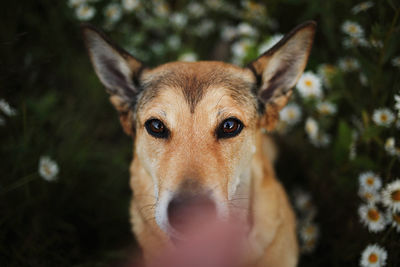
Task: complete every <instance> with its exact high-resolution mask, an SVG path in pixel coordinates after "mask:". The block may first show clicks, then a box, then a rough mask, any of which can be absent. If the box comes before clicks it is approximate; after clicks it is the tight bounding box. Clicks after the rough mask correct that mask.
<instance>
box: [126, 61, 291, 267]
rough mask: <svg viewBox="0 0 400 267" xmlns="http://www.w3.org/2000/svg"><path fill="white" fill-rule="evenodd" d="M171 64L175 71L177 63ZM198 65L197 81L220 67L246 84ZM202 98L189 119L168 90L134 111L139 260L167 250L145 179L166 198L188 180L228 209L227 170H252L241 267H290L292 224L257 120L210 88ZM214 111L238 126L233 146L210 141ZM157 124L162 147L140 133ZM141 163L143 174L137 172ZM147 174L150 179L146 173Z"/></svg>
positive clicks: (178, 93)
mask: <svg viewBox="0 0 400 267" xmlns="http://www.w3.org/2000/svg"><path fill="white" fill-rule="evenodd" d="M170 64H171V63H170ZM170 64H169V66H168V67H170V66H171V65H170ZM177 64H178V66H179V67H182V63H177ZM204 64H205V63H200V64H197V66H196V63H193V65H190V67H191V66H193V67H194V66H196V70H197V73H199V72H201V71H202V68H203V67H204V68H205V69H207V70H208V69H210V68H211V69H212V68H213V67H215V68H221V67H223V68H225V71H226V72H231V71H235V72H237V73H236V75H242V76H243V77H242V78H243V79H254V78H252V76H251V75H249V73H248V71H244V70H243V69H241V71H240V72H242V73H240V72H238V70H237V69H235V68H234V67H231V66H230V65H227V64H223V65H222V64H220V63H209V62H208V63H207V64H206V65H204ZM165 67H166V66H162V67H161V68H160V69H157V70H153V71H152V72H151V73H146V74H145V78H144V79H146V77H153V78H154V77H155V76H157V75H159V72H163V71H164V68H165ZM189 71H190V70H189ZM204 71H206V70H204ZM242 93H244V92H242ZM249 93H250V92H249ZM204 94H205V95H204V96H203V98H202V99H201V100H200V101H199V103H198V104H197V106H196V109H195V111H194V113H191V112H190V107H189V105H188V104H187V103H186V102H185V99H184V95H183V94H182V90H180V89H179V88H173V87H170V88H163V90H162V91H159V92H158V94H157V96H156V97H154V98H153V100H151V101H150V102H148V103H147V104H146V106H144V107H142V109H140V110H138V116H137V126H136V129H137V133H136V139H135V144H136V147H135V152H134V160H133V162H132V165H131V187H132V190H133V191H134V198H133V200H132V205H131V218H132V223H133V231H134V233H135V234H136V236H137V238H138V241H139V243H140V244H141V246H142V248H143V252H144V256H145V258H146V259H151V258H154V254H157V252H159V251H160V249H161V248H162V247H164V246H169V245H171V244H170V243H169V239H168V237H167V236H166V235H165V233H164V232H163V231H160V229H159V227H158V226H157V224H156V223H155V221H154V205H156V202H155V201H156V199H155V198H154V195H153V188H154V183H153V180H152V178H151V177H152V176H157V177H159V183H160V188H162V189H161V190H160V191H162V190H169V191H174V190H176V189H177V187H178V185H179V184H180V183H181V181H182V179H184V178H185V177H187V176H188V175H189V176H192V177H196V178H197V179H198V180H199V181H200V182H201V183H202V184H203V185H205V186H208V187H209V188H213V189H214V190H215V192H216V194H218V196H219V197H220V199H221V200H223V201H228V192H227V191H228V183H229V182H230V181H229V179H228V178H229V177H232V176H233V173H234V172H235V170H234V168H233V166H239V167H240V168H245V167H246V166H252V167H251V179H252V181H253V182H252V188H248V191H249V192H253V196H252V199H253V203H252V207H253V212H252V216H254V217H253V220H254V226H253V228H252V230H251V232H250V234H249V247H250V248H251V249H250V251H249V254H248V255H249V258H248V259H247V262H248V263H249V264H256V265H255V266H295V265H296V262H297V253H298V251H297V241H296V235H295V219H294V216H293V212H292V210H291V207H290V205H289V203H288V200H287V197H286V194H285V192H284V190H283V188H282V187H281V185H280V184H279V182H278V181H277V180H276V178H275V174H274V171H273V167H272V163H271V161H270V159H269V158H268V156H267V155H266V153H265V152H266V151H265V150H264V149H263V148H267V149H268V147H270V139H268V138H267V137H266V136H265V135H264V134H263V133H262V129H263V128H262V127H261V125H260V124H257V118H258V116H259V115H258V114H257V111H256V109H255V108H253V109H251V108H250V109H249V107H251V106H252V104H251V103H240V102H238V101H235V100H234V98H233V97H232V96H231V92H230V91H229V90H226V89H225V88H221V87H218V86H211V87H209V88H208V89H207V90H206V92H205V93H204ZM221 109H222V110H223V111H222V112H223V114H224V116H222V118H226V117H229V116H235V117H237V118H239V119H240V120H241V121H242V122H243V123H244V124H245V125H246V127H245V129H244V130H243V131H242V133H241V134H240V135H239V136H237V137H236V138H232V139H228V140H223V141H216V140H215V136H214V133H213V131H214V129H215V127H216V126H217V125H218V119H217V118H218V112H219V111H220V110H221ZM163 114H164V115H165V114H166V115H167V117H166V118H168V119H166V118H164V117H163ZM158 116H161V117H162V118H163V121H164V122H165V123H166V125H167V127H168V128H169V129H171V131H172V138H171V140H168V141H166V142H167V143H166V144H162V143H163V142H165V141H164V140H162V141H160V140H157V139H154V138H152V137H150V136H149V135H148V134H147V133H146V132H145V129H144V128H143V125H142V124H143V123H144V121H145V120H146V118H149V117H158ZM220 116H221V115H220ZM226 143H228V144H229V146H227V145H226ZM251 147H256V148H257V151H256V152H255V153H254V154H253V153H251V152H250V150H251ZM143 163H145V164H149V166H143ZM149 169H150V170H153V171H154V172H155V173H148V171H147V170H149ZM249 185H250V184H249ZM230 212H234V211H230ZM267 263H268V265H266V264H267Z"/></svg>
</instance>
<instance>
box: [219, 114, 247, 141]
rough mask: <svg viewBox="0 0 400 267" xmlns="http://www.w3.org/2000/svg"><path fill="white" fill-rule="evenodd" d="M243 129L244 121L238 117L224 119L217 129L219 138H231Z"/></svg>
mask: <svg viewBox="0 0 400 267" xmlns="http://www.w3.org/2000/svg"><path fill="white" fill-rule="evenodd" d="M242 129H243V123H242V122H241V121H240V120H238V119H236V118H228V119H226V120H224V121H223V122H222V123H221V124H220V125H219V127H218V129H217V138H231V137H235V136H237V135H238V134H239V133H240V132H241V131H242Z"/></svg>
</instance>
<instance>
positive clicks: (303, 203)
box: [293, 189, 313, 213]
mask: <svg viewBox="0 0 400 267" xmlns="http://www.w3.org/2000/svg"><path fill="white" fill-rule="evenodd" d="M293 200H294V206H295V207H296V208H297V209H298V210H299V211H300V212H302V213H304V212H307V211H309V209H310V208H311V207H312V206H313V204H312V201H311V195H310V193H308V192H305V191H303V190H301V189H297V190H295V191H294V192H293Z"/></svg>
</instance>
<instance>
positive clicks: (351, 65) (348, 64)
mask: <svg viewBox="0 0 400 267" xmlns="http://www.w3.org/2000/svg"><path fill="white" fill-rule="evenodd" d="M338 65H339V68H340V69H341V70H342V71H344V72H351V71H356V70H358V69H359V68H360V63H359V62H358V61H357V59H355V58H352V57H345V58H341V59H339V62H338Z"/></svg>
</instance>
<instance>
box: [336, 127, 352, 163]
mask: <svg viewBox="0 0 400 267" xmlns="http://www.w3.org/2000/svg"><path fill="white" fill-rule="evenodd" d="M351 135H352V130H351V128H350V127H349V125H348V124H347V123H346V122H345V121H343V120H341V121H340V122H339V126H338V130H337V135H336V136H337V139H336V140H335V143H334V146H333V154H334V158H335V160H336V162H338V163H342V162H345V161H346V160H347V159H348V157H349V149H350V144H351V142H352V136H351Z"/></svg>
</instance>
